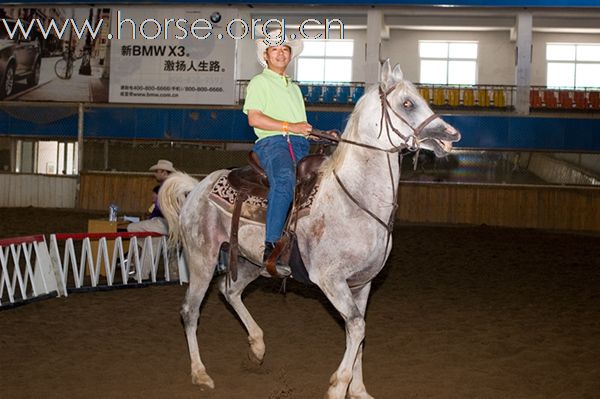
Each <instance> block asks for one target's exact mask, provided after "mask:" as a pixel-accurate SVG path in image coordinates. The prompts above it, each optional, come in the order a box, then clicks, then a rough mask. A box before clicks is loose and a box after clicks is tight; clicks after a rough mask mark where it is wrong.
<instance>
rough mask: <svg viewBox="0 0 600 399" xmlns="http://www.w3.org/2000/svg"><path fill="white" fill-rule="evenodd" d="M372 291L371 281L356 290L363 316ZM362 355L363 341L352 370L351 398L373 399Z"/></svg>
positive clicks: (349, 390) (357, 302)
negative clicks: (367, 385)
mask: <svg viewBox="0 0 600 399" xmlns="http://www.w3.org/2000/svg"><path fill="white" fill-rule="evenodd" d="M370 291H371V283H370V282H369V283H368V284H367V285H365V286H363V287H362V288H360V289H359V290H357V291H355V292H354V300H355V301H356V306H358V309H359V310H360V312H361V314H362V315H363V318H364V317H365V313H366V310H367V301H368V300H369V292H370ZM362 355H363V343H361V344H360V346H359V348H358V353H357V354H356V360H355V361H354V368H353V370H352V382H351V383H350V387H349V388H348V398H349V399H373V397H372V396H371V395H369V394H368V393H367V389H366V388H365V384H364V382H363V372H362Z"/></svg>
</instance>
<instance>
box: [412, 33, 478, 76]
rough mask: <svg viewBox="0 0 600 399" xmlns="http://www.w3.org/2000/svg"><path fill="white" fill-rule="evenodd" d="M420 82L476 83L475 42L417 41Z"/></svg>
mask: <svg viewBox="0 0 600 399" xmlns="http://www.w3.org/2000/svg"><path fill="white" fill-rule="evenodd" d="M419 57H420V59H421V78H420V82H421V83H428V84H443V85H446V84H450V85H474V84H476V83H477V42H438V41H425V40H421V41H419Z"/></svg>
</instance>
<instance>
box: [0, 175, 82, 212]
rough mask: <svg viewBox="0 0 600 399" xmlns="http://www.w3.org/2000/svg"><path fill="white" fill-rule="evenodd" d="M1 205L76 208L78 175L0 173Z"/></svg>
mask: <svg viewBox="0 0 600 399" xmlns="http://www.w3.org/2000/svg"><path fill="white" fill-rule="evenodd" d="M0 187H2V190H0V206H3V207H4V206H6V207H25V206H36V207H41V208H74V207H75V197H76V192H77V177H76V176H47V175H37V174H22V173H17V174H13V173H0Z"/></svg>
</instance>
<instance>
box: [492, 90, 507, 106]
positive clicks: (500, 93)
mask: <svg viewBox="0 0 600 399" xmlns="http://www.w3.org/2000/svg"><path fill="white" fill-rule="evenodd" d="M493 96H494V107H497V108H504V107H506V98H505V96H504V89H494V94H493Z"/></svg>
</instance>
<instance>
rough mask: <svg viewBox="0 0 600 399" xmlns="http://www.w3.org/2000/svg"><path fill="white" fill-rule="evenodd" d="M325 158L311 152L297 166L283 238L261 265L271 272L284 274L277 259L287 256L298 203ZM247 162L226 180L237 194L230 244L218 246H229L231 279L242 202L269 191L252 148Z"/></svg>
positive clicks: (234, 271) (312, 184)
mask: <svg viewBox="0 0 600 399" xmlns="http://www.w3.org/2000/svg"><path fill="white" fill-rule="evenodd" d="M326 158H327V157H326V155H323V154H322V153H320V154H311V155H308V156H306V157H304V158H302V160H300V162H299V163H298V165H297V167H296V188H295V191H294V200H293V202H292V210H291V212H290V216H289V217H288V220H287V223H286V226H285V229H284V234H283V236H282V238H281V239H280V240H279V241H278V242H277V245H276V246H275V249H274V250H273V253H272V254H271V256H270V257H269V259H268V260H267V261H266V262H265V265H264V266H265V267H266V269H267V271H268V272H269V274H270V275H272V276H277V277H284V276H281V275H280V274H279V273H278V272H277V268H276V264H277V260H278V259H280V258H283V259H286V258H289V253H290V249H291V248H292V246H293V244H294V243H293V240H294V239H295V234H294V230H295V227H296V223H295V222H296V220H297V217H298V206H299V205H301V204H303V203H304V202H305V201H306V200H307V199H308V196H309V195H310V193H311V191H312V190H313V188H314V187H315V185H316V184H317V182H318V180H319V168H320V167H321V164H322V163H323V161H324V160H325V159H326ZM248 163H249V165H247V166H244V167H241V168H237V169H233V170H232V171H231V172H229V175H228V180H229V184H230V185H231V187H232V188H233V189H235V190H236V191H237V194H238V195H237V197H236V200H235V203H234V207H233V215H232V218H231V232H230V236H229V239H230V242H229V245H228V247H229V248H227V245H226V244H227V243H224V244H223V246H222V247H221V248H222V249H223V250H225V251H227V250H228V255H229V256H228V258H229V265H228V273H229V275H230V277H231V279H232V280H233V281H236V280H237V259H238V254H239V247H238V229H239V223H240V215H241V211H242V204H243V203H244V201H245V200H246V199H247V198H248V197H249V196H255V197H259V198H264V199H266V198H267V195H268V193H269V182H268V179H267V175H266V173H265V171H264V170H263V168H262V167H261V166H260V160H259V159H258V156H257V155H256V153H255V152H253V151H250V153H249V154H248Z"/></svg>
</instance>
